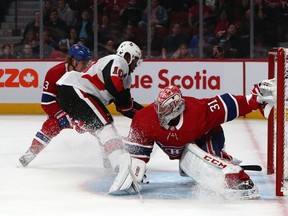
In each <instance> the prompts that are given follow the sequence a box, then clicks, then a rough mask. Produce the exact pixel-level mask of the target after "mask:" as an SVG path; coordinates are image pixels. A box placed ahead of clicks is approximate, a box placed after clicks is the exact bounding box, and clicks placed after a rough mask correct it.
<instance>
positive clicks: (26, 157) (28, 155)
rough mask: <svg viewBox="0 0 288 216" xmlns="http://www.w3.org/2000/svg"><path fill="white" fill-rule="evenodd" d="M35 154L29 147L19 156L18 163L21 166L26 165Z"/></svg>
mask: <svg viewBox="0 0 288 216" xmlns="http://www.w3.org/2000/svg"><path fill="white" fill-rule="evenodd" d="M36 156H37V154H35V153H33V152H32V151H31V150H30V149H29V150H28V151H27V152H26V153H25V154H24V155H23V156H22V157H20V158H19V161H20V163H21V164H22V166H24V167H26V166H27V165H28V164H29V163H30V162H31V161H32V160H33V159H34V158H35V157H36Z"/></svg>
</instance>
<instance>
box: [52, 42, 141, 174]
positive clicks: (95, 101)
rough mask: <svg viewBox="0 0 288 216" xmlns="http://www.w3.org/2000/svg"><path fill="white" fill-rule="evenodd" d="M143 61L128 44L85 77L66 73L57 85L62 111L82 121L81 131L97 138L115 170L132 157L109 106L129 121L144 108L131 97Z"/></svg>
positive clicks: (106, 58)
mask: <svg viewBox="0 0 288 216" xmlns="http://www.w3.org/2000/svg"><path fill="white" fill-rule="evenodd" d="M141 57H142V53H141V50H140V49H139V47H138V46H137V45H136V44H135V43H133V42H130V41H125V42H123V43H121V44H120V46H119V47H118V49H117V53H116V54H112V55H108V56H105V57H103V58H100V59H99V60H98V61H97V62H96V63H95V64H93V65H91V66H90V67H89V68H88V69H87V70H85V71H84V73H81V74H80V73H77V72H71V73H66V74H65V75H64V76H63V77H62V78H61V79H60V80H59V81H58V82H57V85H58V86H59V87H58V99H59V103H60V105H61V107H62V109H63V110H64V111H65V112H67V113H68V114H69V115H71V116H73V117H77V118H79V122H80V124H81V127H82V128H84V130H87V131H88V132H90V133H91V134H92V135H94V136H95V137H96V139H97V142H98V143H100V145H102V147H103V151H104V154H105V156H107V158H108V159H109V162H110V164H111V167H112V168H113V169H115V170H117V168H118V164H119V162H120V161H129V160H130V155H129V154H128V153H127V152H125V149H124V145H123V142H122V139H121V137H120V136H119V135H118V133H117V130H116V128H115V126H114V124H113V118H112V116H111V114H110V113H109V111H108V110H107V108H106V106H107V105H109V104H111V103H114V104H115V105H116V109H117V110H118V111H119V112H120V113H122V114H123V115H125V116H127V117H130V118H132V117H133V115H134V114H135V112H136V111H137V110H139V109H141V108H142V106H141V105H140V104H138V103H137V102H135V101H134V100H133V98H132V96H131V93H130V85H131V82H132V78H131V74H132V73H133V71H134V70H135V68H136V67H137V66H138V64H139V63H140V61H141Z"/></svg>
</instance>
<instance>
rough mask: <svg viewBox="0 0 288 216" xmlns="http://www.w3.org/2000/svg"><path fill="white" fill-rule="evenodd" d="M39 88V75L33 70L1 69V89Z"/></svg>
mask: <svg viewBox="0 0 288 216" xmlns="http://www.w3.org/2000/svg"><path fill="white" fill-rule="evenodd" d="M20 86H22V87H25V88H30V87H34V88H37V87H38V73H37V72H36V71H35V70H33V69H32V68H25V69H24V70H22V71H19V70H18V69H16V68H7V69H5V70H3V69H0V88H3V87H10V88H15V87H20Z"/></svg>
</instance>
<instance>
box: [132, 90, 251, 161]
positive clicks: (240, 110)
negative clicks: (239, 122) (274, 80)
mask: <svg viewBox="0 0 288 216" xmlns="http://www.w3.org/2000/svg"><path fill="white" fill-rule="evenodd" d="M183 98H184V99H185V110H184V112H183V113H182V114H181V116H180V121H179V123H178V125H176V126H168V127H167V128H164V127H161V126H160V124H159V120H158V116H157V113H156V111H155V109H154V104H150V105H149V106H147V107H145V108H143V109H142V110H140V111H138V112H137V113H136V114H135V116H134V118H133V119H132V123H131V129H130V132H129V135H128V139H127V140H128V142H127V147H128V151H129V152H130V153H131V154H132V155H133V156H134V157H136V158H139V159H142V160H144V161H145V162H148V161H149V159H150V154H151V152H152V149H153V145H154V142H156V143H157V144H158V145H159V147H160V148H161V149H162V150H163V151H164V152H165V153H166V154H167V155H168V156H169V158H170V159H180V157H181V154H182V151H183V150H184V147H185V145H186V144H187V143H191V142H193V141H195V140H197V139H199V138H201V137H202V136H204V135H205V134H206V133H207V132H209V131H210V130H211V129H213V128H215V127H216V126H219V125H221V124H222V123H225V122H227V121H231V120H233V119H235V118H237V117H238V116H243V115H245V114H248V113H250V112H251V111H252V107H251V106H250V105H249V104H248V102H247V100H246V97H245V96H233V95H230V94H223V95H219V96H216V97H213V98H207V99H196V98H193V97H183ZM129 141H130V142H129Z"/></svg>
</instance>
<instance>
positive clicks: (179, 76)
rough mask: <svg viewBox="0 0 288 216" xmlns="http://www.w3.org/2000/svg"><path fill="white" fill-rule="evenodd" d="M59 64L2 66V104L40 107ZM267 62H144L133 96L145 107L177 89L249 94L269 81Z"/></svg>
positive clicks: (137, 72) (199, 93)
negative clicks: (164, 91)
mask: <svg viewBox="0 0 288 216" xmlns="http://www.w3.org/2000/svg"><path fill="white" fill-rule="evenodd" d="M58 63H59V62H51V61H50V62H45V61H44V62H43V61H41V62H40V61H36V62H35V61H29V62H19V61H18V62H0V101H1V103H2V104H3V103H13V104H15V103H16V104H17V103H19V104H23V103H25V104H26V103H40V100H41V92H42V85H43V81H44V77H45V74H46V72H47V71H48V70H49V68H51V67H52V66H54V65H55V64H58ZM267 74H268V68H267V62H263V61H262V62H256V61H254V62H251V61H248V62H245V61H227V62H226V61H221V62H215V61H213V62H212V61H207V62H205V61H189V62H188V61H185V62H177V61H159V62H158V61H153V62H152V61H144V62H143V63H142V64H141V66H140V67H139V68H136V70H135V71H134V73H133V83H132V86H131V89H132V90H131V93H132V96H133V98H134V99H135V100H136V101H138V102H139V103H142V104H149V103H151V102H153V100H154V98H155V97H156V96H157V94H158V92H159V90H160V89H162V88H163V87H165V86H168V85H177V86H178V87H180V88H181V90H182V93H183V94H184V95H190V96H193V97H197V98H204V97H212V96H215V95H217V94H223V93H225V92H229V93H231V94H240V95H243V94H246V92H247V93H248V92H249V91H250V89H252V87H253V84H255V83H258V82H259V81H261V80H263V79H267V76H268V75H267Z"/></svg>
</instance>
